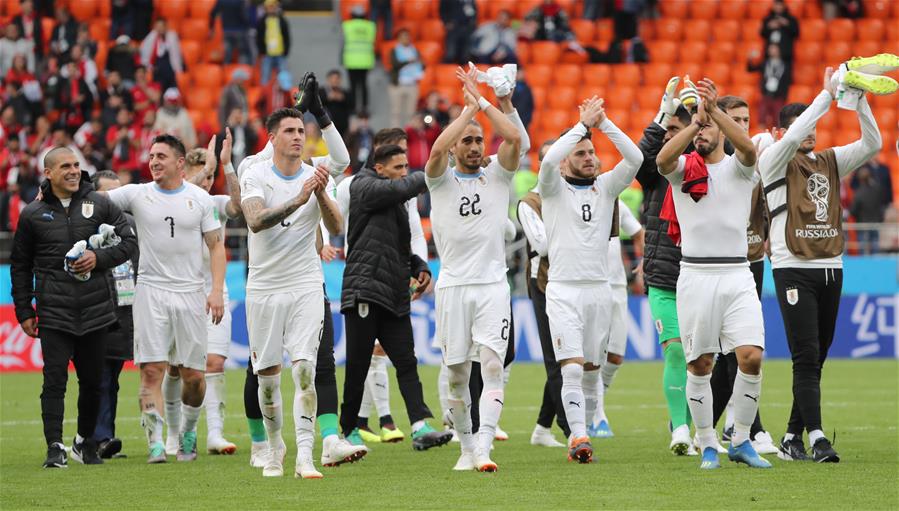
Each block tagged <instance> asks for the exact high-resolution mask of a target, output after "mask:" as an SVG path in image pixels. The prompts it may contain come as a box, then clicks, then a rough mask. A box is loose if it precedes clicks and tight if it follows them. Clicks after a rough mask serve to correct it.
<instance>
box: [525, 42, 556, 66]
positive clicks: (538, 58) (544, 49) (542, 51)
mask: <svg viewBox="0 0 899 511" xmlns="http://www.w3.org/2000/svg"><path fill="white" fill-rule="evenodd" d="M561 56H562V48H561V47H560V46H559V44H558V43H554V42H552V41H534V42H532V43H531V62H532V63H534V64H549V65H554V64H558V62H559V60H560V58H561Z"/></svg>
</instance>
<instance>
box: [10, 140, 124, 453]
mask: <svg viewBox="0 0 899 511" xmlns="http://www.w3.org/2000/svg"><path fill="white" fill-rule="evenodd" d="M43 165H44V176H45V178H46V180H45V181H44V182H43V183H42V184H41V192H42V197H41V199H40V200H35V201H33V202H32V203H31V204H29V205H28V206H26V207H25V209H23V210H22V213H21V215H20V217H19V223H18V226H17V229H16V235H15V239H14V240H13V248H12V254H11V255H10V262H11V265H10V274H11V278H12V295H13V301H14V303H15V309H16V319H17V320H18V321H19V324H20V325H21V326H22V330H23V331H24V332H25V334H27V335H28V336H30V337H40V339H41V351H42V353H43V358H44V368H43V373H44V384H43V391H42V392H41V418H42V420H43V423H44V438H45V439H46V441H47V460H46V461H45V462H44V468H53V467H65V466H67V460H66V451H65V449H64V447H63V443H62V423H63V415H64V407H65V392H66V382H67V381H68V377H69V375H68V366H69V361H70V360H72V361H73V362H74V363H75V370H76V371H77V374H78V387H79V388H78V430H77V434H76V436H75V441H74V442H73V445H72V458H73V459H75V460H76V461H79V462H81V463H85V464H99V463H102V460H101V459H100V457H99V456H98V454H97V443H96V441H95V440H94V438H93V436H94V430H95V427H96V424H97V414H98V412H99V408H100V392H101V379H102V376H103V366H104V357H105V353H106V343H107V330H108V328H109V326H110V325H112V324H114V323H115V322H116V314H115V300H114V299H113V296H112V294H111V292H110V291H111V289H112V283H111V277H110V274H109V272H108V270H110V269H112V268H114V267H116V266H118V265H119V264H122V263H124V262H125V261H127V260H128V259H129V258H130V257H131V255H132V253H134V252H135V249H136V246H137V240H136V239H135V237H134V231H133V229H132V228H131V226H130V225H129V224H128V221H127V220H126V219H125V215H124V214H122V211H121V210H120V209H119V208H118V207H116V205H115V204H114V203H113V202H111V201H109V200H108V199H107V198H106V197H103V196H102V195H100V194H98V193H95V192H94V190H93V187H92V186H91V184H90V181H89V180H88V177H87V172H83V171H82V170H81V168H80V165H79V163H78V158H77V156H76V155H75V154H74V153H73V152H72V151H71V150H69V149H68V148H65V147H57V148H53V149H51V150H50V151H48V152H47V154H46V156H45V157H44V160H43ZM103 224H108V225H112V226H114V227H115V232H116V235H117V236H119V237H120V238H121V241H120V242H119V244H118V245H115V246H112V247H108V248H99V247H93V246H91V247H89V248H88V249H86V250H84V252H83V254H81V255H80V256H79V257H78V258H77V259H75V260H74V261H71V262H68V260H67V255H68V254H67V253H66V252H67V251H69V249H70V248H72V245H74V244H75V243H77V242H79V241H84V240H87V239H88V238H90V237H91V236H93V235H95V234H97V233H98V229H99V227H100V226H101V225H103ZM64 263H65V264H64ZM64 267H68V270H69V271H67V270H66V269H64ZM32 300H33V301H35V304H36V308H35V306H34V305H32Z"/></svg>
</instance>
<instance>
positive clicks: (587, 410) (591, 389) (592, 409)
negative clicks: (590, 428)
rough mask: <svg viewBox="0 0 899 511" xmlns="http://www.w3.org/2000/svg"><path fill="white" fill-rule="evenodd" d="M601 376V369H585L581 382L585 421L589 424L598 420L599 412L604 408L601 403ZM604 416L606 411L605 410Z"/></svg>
mask: <svg viewBox="0 0 899 511" xmlns="http://www.w3.org/2000/svg"><path fill="white" fill-rule="evenodd" d="M600 376H601V374H600V372H599V369H595V370H591V371H588V370H586V369H585V370H584V379H583V382H582V383H581V385H582V387H581V388H582V389H583V391H584V403H585V405H584V421H585V422H586V423H587V425H590V424H593V423H594V422H598V421H599V419H598V417H597V413H598V412H599V410H600V409H601V408H602V406H601V405H600V400H601V397H600V396H601V395H602V387H601V386H600V385H599V377H600ZM603 418H605V413H604V412H603Z"/></svg>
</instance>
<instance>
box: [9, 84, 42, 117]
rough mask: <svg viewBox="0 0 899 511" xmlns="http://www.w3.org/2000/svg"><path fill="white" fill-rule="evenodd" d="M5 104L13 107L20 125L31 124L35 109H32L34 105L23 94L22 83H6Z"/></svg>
mask: <svg viewBox="0 0 899 511" xmlns="http://www.w3.org/2000/svg"><path fill="white" fill-rule="evenodd" d="M3 103H4V104H5V105H8V106H11V107H12V109H13V112H15V116H16V120H18V121H19V122H20V123H22V124H23V125H30V124H31V121H32V119H33V118H34V111H35V108H33V107H32V104H31V103H30V102H29V101H28V100H27V99H26V98H25V95H24V94H23V93H22V84H21V83H20V82H17V81H8V82H6V86H5V90H4V97H3ZM39 106H40V105H38V107H39Z"/></svg>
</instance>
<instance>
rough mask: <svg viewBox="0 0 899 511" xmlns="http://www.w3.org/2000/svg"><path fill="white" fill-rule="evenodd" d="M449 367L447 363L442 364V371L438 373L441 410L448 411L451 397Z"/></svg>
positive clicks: (438, 393)
mask: <svg viewBox="0 0 899 511" xmlns="http://www.w3.org/2000/svg"><path fill="white" fill-rule="evenodd" d="M449 394H450V390H449V369H448V368H447V367H446V364H443V363H441V364H440V372H439V373H437V395H438V396H439V397H440V411H441V412H443V413H446V412H447V411H448V410H449V409H450V404H449V398H450V395H449Z"/></svg>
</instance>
